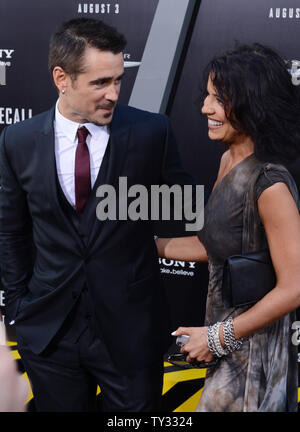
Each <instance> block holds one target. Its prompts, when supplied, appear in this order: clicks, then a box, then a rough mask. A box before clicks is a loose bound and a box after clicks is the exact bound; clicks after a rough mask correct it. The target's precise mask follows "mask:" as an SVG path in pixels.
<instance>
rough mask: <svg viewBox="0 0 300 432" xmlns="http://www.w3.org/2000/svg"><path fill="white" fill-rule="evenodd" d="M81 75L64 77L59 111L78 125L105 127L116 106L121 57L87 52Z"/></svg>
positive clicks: (108, 53) (96, 51) (121, 70)
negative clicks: (72, 77) (90, 124)
mask: <svg viewBox="0 0 300 432" xmlns="http://www.w3.org/2000/svg"><path fill="white" fill-rule="evenodd" d="M83 68H84V69H83V70H84V72H83V73H79V74H78V75H77V77H76V79H75V80H72V79H71V77H70V76H69V75H66V78H65V84H64V86H63V89H64V94H60V98H59V105H58V107H59V111H60V113H61V114H62V115H63V116H65V117H67V118H68V119H70V120H73V121H75V122H77V123H94V124H97V125H101V126H103V125H107V124H109V123H110V122H111V120H112V116H113V112H114V108H115V106H116V103H117V100H118V97H119V93H120V87H121V79H122V76H123V74H124V62H123V54H122V53H119V54H113V53H112V52H110V51H100V50H98V49H96V48H86V50H85V54H84V58H83Z"/></svg>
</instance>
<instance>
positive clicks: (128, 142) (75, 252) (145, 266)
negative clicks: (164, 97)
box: [0, 105, 192, 371]
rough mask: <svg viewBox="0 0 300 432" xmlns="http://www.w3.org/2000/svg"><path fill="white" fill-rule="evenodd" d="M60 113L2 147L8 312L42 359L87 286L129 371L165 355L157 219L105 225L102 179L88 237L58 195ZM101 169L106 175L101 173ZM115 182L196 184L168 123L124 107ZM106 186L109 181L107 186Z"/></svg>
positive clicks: (86, 221)
mask: <svg viewBox="0 0 300 432" xmlns="http://www.w3.org/2000/svg"><path fill="white" fill-rule="evenodd" d="M53 117H54V109H53V108H52V109H51V110H50V111H48V112H45V113H42V114H40V115H37V116H35V117H33V118H31V119H29V120H26V121H24V122H22V123H18V124H15V125H12V126H9V127H7V128H6V129H4V131H3V133H2V135H1V140H0V157H1V160H0V163H1V166H0V168H1V171H0V174H1V190H0V242H1V244H0V248H1V250H0V253H1V267H2V283H3V285H4V289H5V291H6V296H5V298H6V314H7V316H8V320H10V321H11V320H14V321H15V326H16V332H17V337H18V340H19V341H20V343H21V342H22V343H26V344H28V345H29V347H30V348H31V349H32V350H33V351H34V352H35V353H40V352H42V351H43V349H44V348H45V347H46V346H47V345H48V344H49V342H50V341H51V339H52V338H53V336H54V335H55V334H56V332H57V331H58V329H59V328H60V326H61V325H62V323H63V321H64V319H65V318H66V316H67V314H68V313H69V311H70V310H71V309H72V307H73V305H74V303H75V302H76V299H77V298H78V296H79V295H80V292H81V290H82V289H83V287H85V286H86V287H88V291H89V294H90V296H91V298H92V301H93V305H94V309H95V310H94V312H95V317H96V321H97V323H98V326H99V330H100V331H101V333H102V335H103V337H104V339H105V342H106V345H107V347H108V349H109V351H110V353H111V356H112V358H113V360H114V362H115V363H116V365H117V366H118V367H119V368H120V369H124V370H126V371H128V370H131V369H136V368H139V367H145V366H147V365H149V364H150V363H152V362H153V361H155V360H156V359H157V357H158V356H159V355H161V354H162V352H163V350H164V347H163V346H162V340H163V338H162V328H163V327H162V316H163V315H164V314H166V313H167V310H165V309H164V303H163V301H162V295H163V289H162V284H161V280H160V274H159V267H158V257H157V251H156V246H155V242H154V239H153V234H154V230H153V224H152V222H151V221H131V220H128V221H104V222H103V221H102V222H101V221H99V220H98V219H97V218H96V207H97V204H98V203H99V198H97V197H96V189H97V187H98V186H99V185H100V177H101V176H100V175H98V178H97V180H96V183H95V185H94V188H93V190H92V193H91V196H90V198H89V201H88V204H87V206H86V208H85V212H84V214H83V216H82V219H81V224H80V230H79V231H78V230H77V229H75V227H74V225H73V224H72V223H71V221H70V219H69V218H68V217H67V215H66V213H65V212H64V211H63V209H62V207H61V205H60V202H59V199H58V191H57V175H56V164H55V152H54V130H53ZM100 171H101V170H100ZM106 171H107V172H106V176H105V177H106V178H105V183H107V184H112V185H114V186H117V185H118V182H119V177H120V176H124V177H127V180H128V187H129V186H130V185H131V184H142V185H145V186H146V187H150V185H152V184H164V183H165V184H168V185H171V184H191V183H192V180H191V178H190V177H189V176H187V175H186V174H185V172H184V171H183V169H182V166H181V163H180V160H179V156H178V152H177V149H176V145H175V142H174V139H173V136H172V133H171V130H170V124H169V120H168V118H167V117H166V116H163V115H159V114H151V113H148V112H145V111H141V110H137V109H134V108H130V107H127V106H122V105H118V106H117V107H116V110H115V113H114V117H113V121H112V124H111V135H110V155H109V159H108V165H107V170H106ZM102 180H103V179H102Z"/></svg>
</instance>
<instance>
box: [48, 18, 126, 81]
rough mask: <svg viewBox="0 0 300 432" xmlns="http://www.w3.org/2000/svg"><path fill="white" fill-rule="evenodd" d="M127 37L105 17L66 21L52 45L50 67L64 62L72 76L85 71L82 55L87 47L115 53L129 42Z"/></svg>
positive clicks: (64, 67)
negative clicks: (102, 18) (107, 21)
mask: <svg viewBox="0 0 300 432" xmlns="http://www.w3.org/2000/svg"><path fill="white" fill-rule="evenodd" d="M126 43H127V41H126V39H125V37H124V36H123V35H122V34H121V33H119V32H118V31H117V30H116V29H115V28H114V27H111V26H109V25H107V24H105V23H104V22H103V21H100V20H95V19H88V18H78V19H72V20H70V21H68V22H66V23H63V25H62V26H61V28H59V29H58V31H57V32H56V33H55V34H54V35H53V36H52V37H51V40H50V48H49V71H50V73H51V76H52V72H53V69H54V68H55V67H56V66H60V67H61V68H62V69H63V70H64V71H65V72H66V73H67V74H69V75H70V76H71V78H72V79H74V80H75V79H76V77H77V74H79V73H82V72H84V70H83V64H82V58H83V55H84V53H85V49H86V48H87V47H92V48H97V49H98V50H100V51H110V52H112V53H114V54H119V53H120V52H122V51H123V50H124V48H125V46H126Z"/></svg>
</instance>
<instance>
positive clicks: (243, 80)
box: [204, 43, 300, 163]
mask: <svg viewBox="0 0 300 432" xmlns="http://www.w3.org/2000/svg"><path fill="white" fill-rule="evenodd" d="M209 77H210V78H211V80H212V83H213V85H214V87H215V89H216V92H217V94H218V96H219V98H221V100H222V102H223V103H224V109H225V113H226V116H227V118H228V119H229V121H230V122H231V124H232V126H233V127H234V128H235V129H236V130H238V131H240V132H242V133H245V134H247V135H250V136H251V138H252V139H253V141H254V147H255V154H256V156H257V157H258V158H259V159H260V160H263V161H275V162H283V163H286V162H289V161H292V160H294V159H295V158H297V157H299V156H300V88H299V87H298V86H296V85H294V84H293V82H292V77H291V75H290V74H289V72H288V70H287V66H286V64H285V62H284V60H283V59H282V58H281V57H280V56H279V55H278V54H277V53H276V52H275V51H273V50H272V49H270V48H267V47H265V46H262V45H260V44H258V43H256V44H253V45H243V46H239V47H237V48H236V49H234V50H232V51H228V52H226V53H225V54H223V55H221V56H218V57H215V58H214V59H213V60H212V61H211V62H210V63H209V64H208V66H207V67H206V69H205V71H204V83H205V84H204V85H205V86H206V84H207V80H208V78H209Z"/></svg>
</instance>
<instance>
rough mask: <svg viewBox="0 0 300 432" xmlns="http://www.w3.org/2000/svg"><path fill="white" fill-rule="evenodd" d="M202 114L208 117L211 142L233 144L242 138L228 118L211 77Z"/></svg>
mask: <svg viewBox="0 0 300 432" xmlns="http://www.w3.org/2000/svg"><path fill="white" fill-rule="evenodd" d="M202 113H203V114H206V115H207V119H208V136H209V138H210V139H211V140H217V141H222V142H225V143H227V144H231V143H233V142H235V141H236V140H237V139H238V137H240V136H241V133H240V132H238V131H237V130H236V129H234V128H233V127H232V125H231V123H230V121H229V120H228V119H227V118H226V115H225V111H224V105H223V102H222V100H221V99H220V97H219V95H218V94H217V92H216V89H215V88H214V86H213V83H212V81H211V78H210V77H209V78H208V83H207V96H206V98H205V100H204V103H203V107H202Z"/></svg>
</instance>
